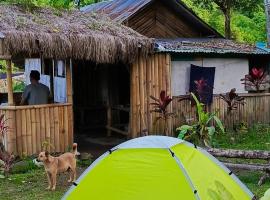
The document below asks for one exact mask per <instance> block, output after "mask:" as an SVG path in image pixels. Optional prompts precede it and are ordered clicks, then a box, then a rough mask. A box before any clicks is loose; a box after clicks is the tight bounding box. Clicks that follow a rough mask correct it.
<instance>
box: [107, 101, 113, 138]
mask: <svg viewBox="0 0 270 200" xmlns="http://www.w3.org/2000/svg"><path fill="white" fill-rule="evenodd" d="M111 126H112V108H111V106H110V105H108V106H107V127H111ZM111 135H112V131H111V129H107V137H111Z"/></svg>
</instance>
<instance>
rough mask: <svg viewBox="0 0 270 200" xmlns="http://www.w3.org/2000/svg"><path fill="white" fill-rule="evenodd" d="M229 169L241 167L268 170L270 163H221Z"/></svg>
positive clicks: (242, 168)
mask: <svg viewBox="0 0 270 200" xmlns="http://www.w3.org/2000/svg"><path fill="white" fill-rule="evenodd" d="M223 164H224V165H226V166H227V167H228V168H230V169H241V170H250V171H264V172H270V165H267V164H264V165H263V164H237V163H223Z"/></svg>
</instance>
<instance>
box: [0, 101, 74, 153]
mask: <svg viewBox="0 0 270 200" xmlns="http://www.w3.org/2000/svg"><path fill="white" fill-rule="evenodd" d="M0 114H5V116H6V119H8V121H7V122H8V126H9V127H11V128H10V129H9V131H8V134H7V138H6V144H7V150H8V151H9V152H13V153H15V154H18V155H33V154H38V153H39V152H40V151H42V150H44V147H45V146H46V145H45V146H44V144H45V143H47V144H49V145H48V148H47V150H48V151H51V152H65V151H67V149H68V147H71V145H72V143H73V119H72V118H73V117H72V116H73V114H72V104H70V103H68V104H50V105H37V106H17V107H16V106H8V107H1V109H0Z"/></svg>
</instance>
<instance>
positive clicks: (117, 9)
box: [81, 0, 223, 37]
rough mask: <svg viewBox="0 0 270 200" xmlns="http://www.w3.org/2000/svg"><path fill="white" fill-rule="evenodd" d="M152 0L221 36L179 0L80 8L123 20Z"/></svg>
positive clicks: (128, 0) (117, 0) (118, 1)
mask: <svg viewBox="0 0 270 200" xmlns="http://www.w3.org/2000/svg"><path fill="white" fill-rule="evenodd" d="M154 1H161V2H163V3H164V5H167V6H169V7H170V8H172V10H174V11H175V12H176V13H177V14H178V15H179V16H182V17H184V18H186V19H187V20H188V21H189V23H190V24H193V26H195V27H197V28H199V29H201V30H202V31H203V32H206V33H208V34H209V35H216V36H218V37H223V36H222V35H221V34H220V33H218V32H217V31H216V30H215V29H214V28H212V27H211V26H209V25H208V24H207V23H206V22H204V21H203V20H202V19H201V18H200V17H198V16H197V15H196V14H195V13H194V12H193V11H192V10H191V9H190V8H189V7H188V6H186V4H185V3H183V2H182V1H181V0H112V1H103V2H99V3H96V4H91V5H88V6H85V7H83V8H81V11H83V12H97V13H102V14H106V15H108V16H109V17H110V18H111V19H114V20H116V21H119V22H123V21H125V20H126V19H128V18H129V17H131V16H133V15H134V14H136V13H137V12H138V11H139V10H140V9H143V8H144V7H145V6H146V5H148V4H151V3H153V2H154Z"/></svg>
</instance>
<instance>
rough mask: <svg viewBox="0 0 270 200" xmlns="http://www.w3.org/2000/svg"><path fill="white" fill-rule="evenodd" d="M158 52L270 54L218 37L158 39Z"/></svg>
mask: <svg viewBox="0 0 270 200" xmlns="http://www.w3.org/2000/svg"><path fill="white" fill-rule="evenodd" d="M155 44H156V48H155V50H156V52H175V53H206V54H207V53H212V54H213V53H214V54H248V55H253V54H254V55H270V52H268V51H266V50H264V49H262V48H258V47H257V46H255V45H250V44H243V43H238V42H235V41H232V40H227V39H217V38H191V39H190V38H178V39H158V40H156V42H155Z"/></svg>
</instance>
